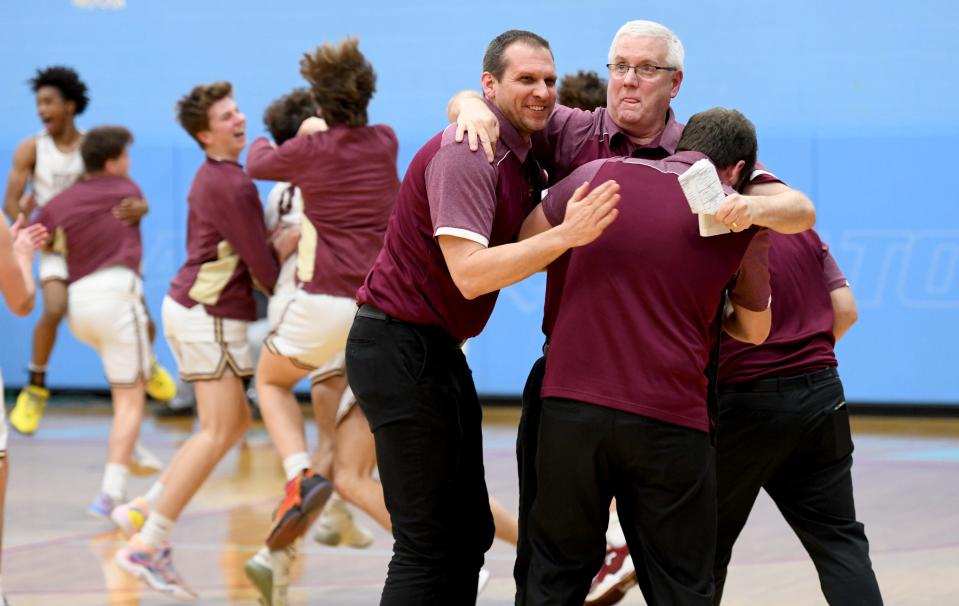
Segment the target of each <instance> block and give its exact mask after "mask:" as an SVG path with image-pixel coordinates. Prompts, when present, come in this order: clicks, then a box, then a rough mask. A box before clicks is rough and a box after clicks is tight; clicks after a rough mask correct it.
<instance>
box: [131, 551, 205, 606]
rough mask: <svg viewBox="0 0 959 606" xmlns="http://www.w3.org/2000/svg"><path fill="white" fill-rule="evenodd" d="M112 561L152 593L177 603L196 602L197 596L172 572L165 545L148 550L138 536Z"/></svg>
mask: <svg viewBox="0 0 959 606" xmlns="http://www.w3.org/2000/svg"><path fill="white" fill-rule="evenodd" d="M114 559H115V560H116V563H117V566H119V567H120V568H121V569H123V570H124V571H126V572H128V573H130V574H132V575H133V576H135V577H136V578H138V579H140V580H141V581H143V582H144V583H146V584H147V585H149V586H150V588H151V589H154V590H156V591H159V592H160V593H162V594H164V595H167V596H169V597H171V598H173V599H174V600H178V601H180V602H195V601H196V600H197V597H198V596H197V594H196V593H194V592H193V591H192V590H191V589H190V588H189V587H187V586H186V583H184V582H183V579H182V578H180V575H179V574H177V571H176V570H175V569H174V568H173V558H172V557H171V554H170V547H169V546H168V545H166V546H164V547H162V548H161V549H155V550H151V549H149V548H147V547H146V546H145V545H143V543H142V542H141V541H140V540H139V536H138V535H137V536H134V537H133V538H132V539H130V542H129V543H127V544H126V545H124V546H123V548H122V549H120V550H119V551H118V552H117V554H116V556H115V557H114Z"/></svg>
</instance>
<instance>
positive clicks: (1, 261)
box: [0, 214, 47, 316]
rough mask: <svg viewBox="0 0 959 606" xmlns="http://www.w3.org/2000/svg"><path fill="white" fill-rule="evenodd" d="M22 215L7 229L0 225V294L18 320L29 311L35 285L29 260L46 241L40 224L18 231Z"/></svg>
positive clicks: (31, 261)
mask: <svg viewBox="0 0 959 606" xmlns="http://www.w3.org/2000/svg"><path fill="white" fill-rule="evenodd" d="M23 222H24V219H23V215H22V214H21V215H19V216H18V217H17V222H16V223H15V224H14V225H13V226H12V227H11V226H8V225H7V222H6V221H0V291H3V298H4V300H5V301H6V303H7V307H9V308H10V310H11V311H12V312H13V313H15V314H16V315H18V316H25V315H27V314H28V313H30V312H31V311H32V310H33V302H34V298H35V294H36V285H35V284H34V282H33V256H34V253H35V252H36V251H37V249H38V248H40V246H42V245H43V242H44V241H45V240H46V239H47V230H46V228H44V227H43V225H40V224H34V225H31V226H29V227H25V228H21V227H20V226H21V225H22V224H23Z"/></svg>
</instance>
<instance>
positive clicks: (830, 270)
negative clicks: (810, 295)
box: [822, 242, 849, 292]
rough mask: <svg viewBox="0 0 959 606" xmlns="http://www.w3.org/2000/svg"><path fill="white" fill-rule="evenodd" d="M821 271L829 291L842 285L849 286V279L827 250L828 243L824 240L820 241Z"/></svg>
mask: <svg viewBox="0 0 959 606" xmlns="http://www.w3.org/2000/svg"><path fill="white" fill-rule="evenodd" d="M822 271H823V275H825V277H826V287H827V288H828V289H829V291H830V292H832V291H834V290H836V289H837V288H842V287H843V286H849V280H847V279H846V276H845V275H843V273H842V270H841V269H839V264H838V263H836V259H835V258H834V257H833V256H832V253H831V252H829V245H828V244H826V243H825V242H822Z"/></svg>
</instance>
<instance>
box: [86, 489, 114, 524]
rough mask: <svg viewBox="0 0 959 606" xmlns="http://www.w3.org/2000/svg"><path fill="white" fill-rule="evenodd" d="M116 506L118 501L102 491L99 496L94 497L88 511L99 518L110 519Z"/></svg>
mask: <svg viewBox="0 0 959 606" xmlns="http://www.w3.org/2000/svg"><path fill="white" fill-rule="evenodd" d="M114 507H116V502H115V501H114V500H113V497H111V496H110V495H108V494H106V493H103V492H102V493H100V494H98V495H97V498H95V499H93V502H92V503H90V506H89V507H87V512H89V514H90V515H92V516H93V517H95V518H97V519H98V520H106V521H110V514H112V513H113V509H114Z"/></svg>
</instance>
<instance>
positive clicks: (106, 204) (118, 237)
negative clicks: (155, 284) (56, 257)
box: [37, 175, 143, 284]
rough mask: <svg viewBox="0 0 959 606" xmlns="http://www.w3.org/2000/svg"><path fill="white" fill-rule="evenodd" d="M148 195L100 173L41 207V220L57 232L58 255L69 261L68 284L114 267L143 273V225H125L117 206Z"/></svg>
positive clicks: (39, 220)
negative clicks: (141, 263)
mask: <svg viewBox="0 0 959 606" xmlns="http://www.w3.org/2000/svg"><path fill="white" fill-rule="evenodd" d="M142 197H143V193H142V192H141V191H140V188H139V187H137V185H136V183H134V182H133V181H131V180H130V179H128V178H127V177H117V176H113V175H96V176H88V177H83V178H81V179H80V180H79V181H77V182H76V183H74V184H73V185H71V186H70V187H68V188H67V189H65V190H64V191H62V192H61V193H59V194H58V195H56V196H54V197H53V198H52V199H51V200H50V201H49V202H48V203H47V204H46V205H45V206H43V207H42V208H41V209H40V212H39V214H38V215H37V222H38V223H42V224H43V225H44V226H45V227H46V228H47V231H49V232H50V234H52V236H53V243H54V252H58V253H60V254H63V255H64V256H65V257H66V260H67V273H68V277H67V283H68V284H72V283H74V282H76V281H77V280H79V279H80V278H83V277H85V276H88V275H90V274H92V273H93V272H95V271H97V270H99V269H103V268H104V267H110V266H111V265H122V266H124V267H129V268H130V269H132V270H133V271H135V272H136V273H137V274H139V273H140V259H141V257H142V256H143V244H142V242H141V240H140V226H139V224H138V225H127V224H125V223H123V222H122V221H120V220H119V219H117V218H116V217H114V216H113V208H114V207H115V206H116V205H117V204H119V203H120V201H121V200H123V199H124V198H142Z"/></svg>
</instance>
